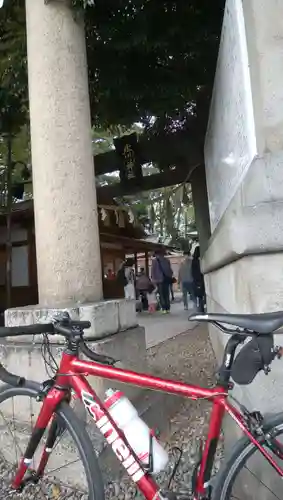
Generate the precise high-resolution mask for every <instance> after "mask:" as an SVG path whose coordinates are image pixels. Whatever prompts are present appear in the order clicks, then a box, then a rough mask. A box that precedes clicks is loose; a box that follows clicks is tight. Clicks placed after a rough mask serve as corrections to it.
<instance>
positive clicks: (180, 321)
mask: <svg viewBox="0 0 283 500" xmlns="http://www.w3.org/2000/svg"><path fill="white" fill-rule="evenodd" d="M190 312H192V310H191V311H184V306H183V303H182V302H180V300H178V297H176V302H173V303H172V304H171V312H170V314H166V315H165V314H162V313H161V312H159V311H157V312H156V313H154V314H149V313H148V312H142V313H139V314H138V323H139V325H140V326H143V327H144V328H145V336H146V347H147V349H148V348H150V347H154V346H156V345H158V344H160V343H162V342H164V341H166V340H168V339H171V338H173V337H176V335H179V334H180V333H183V332H187V331H188V330H192V329H193V328H194V327H195V326H196V324H195V323H191V322H189V321H188V316H189V314H190Z"/></svg>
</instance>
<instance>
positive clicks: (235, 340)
mask: <svg viewBox="0 0 283 500" xmlns="http://www.w3.org/2000/svg"><path fill="white" fill-rule="evenodd" d="M244 340H245V337H243V335H240V334H239V333H235V334H234V335H232V336H231V337H230V338H229V340H228V342H227V344H226V347H225V350H224V354H223V360H222V364H221V366H220V368H219V371H218V377H217V382H218V384H220V385H221V386H222V387H225V388H228V385H229V381H230V376H231V369H232V365H233V361H234V358H235V352H236V349H237V347H238V345H239V344H241V343H242V342H244Z"/></svg>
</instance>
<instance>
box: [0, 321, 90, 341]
mask: <svg viewBox="0 0 283 500" xmlns="http://www.w3.org/2000/svg"><path fill="white" fill-rule="evenodd" d="M90 326H91V323H90V322H89V321H76V320H68V322H66V321H64V320H62V321H58V322H56V321H55V322H54V323H36V324H35V325H23V326H1V327H0V338H4V337H20V336H21V335H38V334H44V333H49V334H51V335H55V334H56V333H58V334H60V335H63V336H64V337H69V336H70V335H71V331H72V329H75V328H79V329H81V330H86V329H87V328H90Z"/></svg>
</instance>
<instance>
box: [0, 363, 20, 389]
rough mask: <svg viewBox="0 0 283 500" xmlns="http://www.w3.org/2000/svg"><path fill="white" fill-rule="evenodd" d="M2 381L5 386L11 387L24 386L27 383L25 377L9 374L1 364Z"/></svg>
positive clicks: (0, 375)
mask: <svg viewBox="0 0 283 500" xmlns="http://www.w3.org/2000/svg"><path fill="white" fill-rule="evenodd" d="M0 380H1V381H2V382H4V383H5V384H8V385H11V386H12V387H18V386H22V385H24V383H25V379H24V378H23V377H19V375H14V374H13V373H10V372H8V371H7V370H6V369H5V368H4V366H3V365H1V363H0Z"/></svg>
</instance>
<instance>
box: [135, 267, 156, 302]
mask: <svg viewBox="0 0 283 500" xmlns="http://www.w3.org/2000/svg"><path fill="white" fill-rule="evenodd" d="M152 288H154V287H153V286H152V283H151V281H150V279H149V277H148V276H147V275H146V273H145V270H144V268H143V267H142V268H141V270H140V274H139V275H138V277H137V280H136V290H137V292H138V295H139V296H140V298H141V302H142V305H143V309H144V310H145V311H147V309H148V298H147V294H148V292H149V291H150V290H152Z"/></svg>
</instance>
